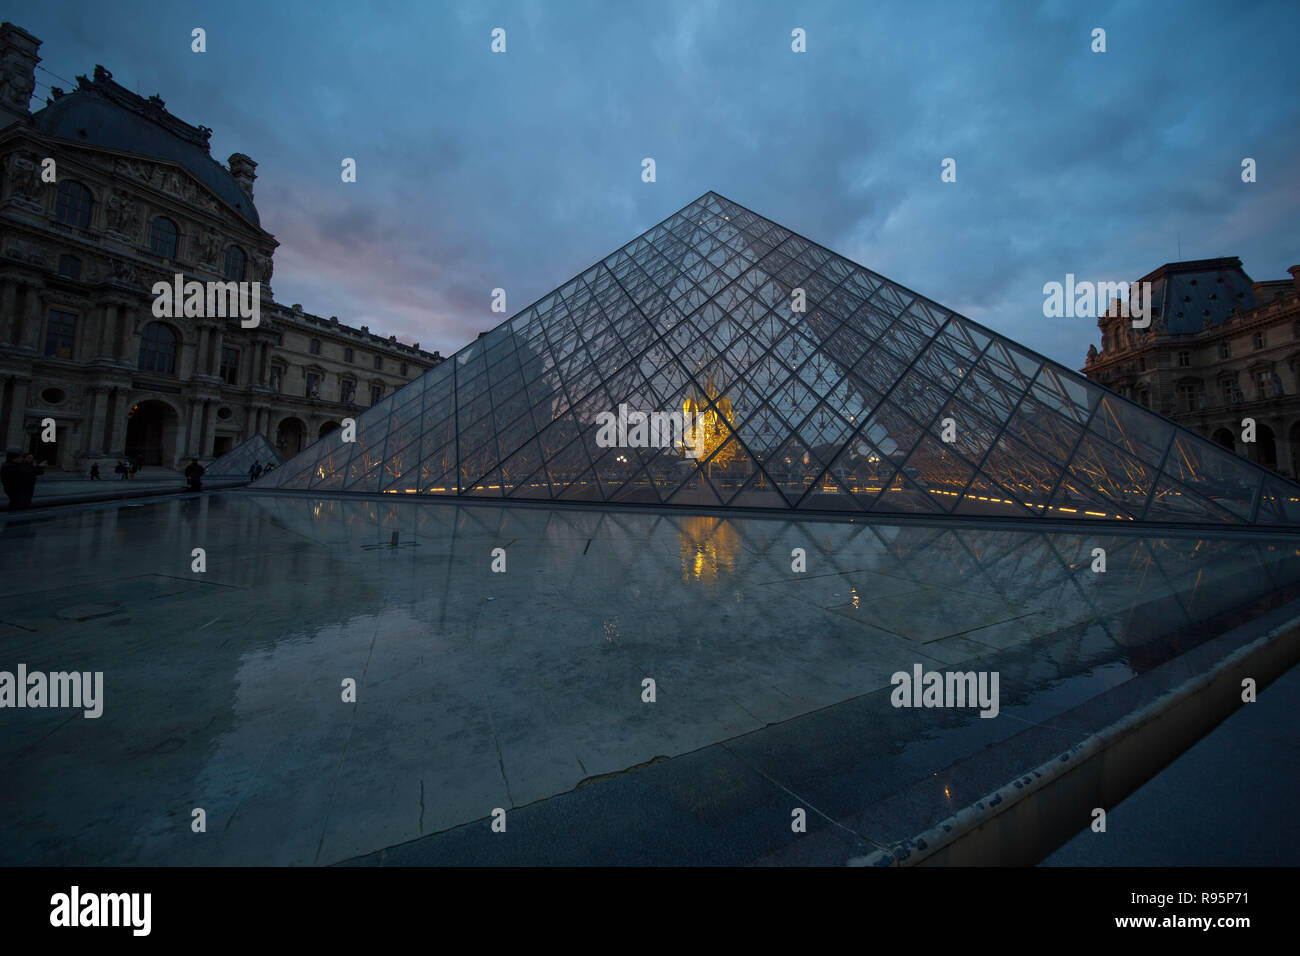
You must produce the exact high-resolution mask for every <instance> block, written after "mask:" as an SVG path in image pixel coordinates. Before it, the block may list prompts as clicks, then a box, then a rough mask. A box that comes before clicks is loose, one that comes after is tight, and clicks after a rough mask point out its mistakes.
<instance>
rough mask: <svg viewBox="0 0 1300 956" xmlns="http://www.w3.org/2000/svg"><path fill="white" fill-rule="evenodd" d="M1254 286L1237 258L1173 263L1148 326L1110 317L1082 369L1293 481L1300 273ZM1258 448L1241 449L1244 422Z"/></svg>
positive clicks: (1161, 274) (1299, 411)
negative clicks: (1099, 344) (1251, 426)
mask: <svg viewBox="0 0 1300 956" xmlns="http://www.w3.org/2000/svg"><path fill="white" fill-rule="evenodd" d="M1288 271H1289V272H1290V273H1291V276H1292V278H1291V279H1290V280H1280V281H1267V282H1254V281H1252V280H1251V278H1250V277H1249V276H1248V275H1246V273H1245V272H1244V271H1243V270H1242V264H1241V260H1240V259H1238V258H1235V257H1229V258H1223V259H1200V260H1196V261H1192V262H1172V263H1169V264H1167V265H1164V266H1161V267H1160V268H1159V269H1157V270H1156V271H1155V272H1152V273H1149V274H1148V275H1146V276H1144V277H1143V278H1142V279H1141V280H1139V281H1143V282H1150V283H1151V284H1152V293H1153V302H1152V311H1153V314H1152V316H1151V326H1150V328H1148V329H1136V328H1134V327H1133V320H1132V319H1131V318H1121V317H1120V316H1119V315H1118V314H1116V310H1114V309H1112V310H1111V311H1110V312H1109V313H1108V314H1106V315H1103V316H1102V317H1101V318H1100V319H1098V320H1097V325H1098V327H1099V328H1100V329H1101V339H1102V347H1101V350H1100V351H1098V350H1097V348H1096V347H1095V346H1092V347H1089V349H1088V358H1087V364H1086V365H1085V366H1084V368H1083V369H1082V371H1083V373H1084V374H1085V375H1087V376H1088V377H1089V378H1090V379H1092V380H1094V381H1096V382H1098V383H1100V384H1102V385H1106V386H1109V387H1110V388H1113V389H1115V390H1116V391H1118V392H1119V393H1120V394H1121V395H1124V396H1125V397H1126V398H1131V399H1133V400H1134V401H1136V402H1139V403H1140V404H1142V405H1146V406H1147V407H1148V408H1152V409H1154V410H1156V411H1158V412H1160V413H1161V414H1163V415H1168V416H1169V417H1170V418H1172V419H1173V420H1174V421H1176V422H1178V423H1180V424H1182V425H1186V426H1188V427H1190V428H1194V429H1196V430H1197V431H1199V432H1200V433H1201V434H1202V435H1205V436H1207V437H1210V438H1213V439H1214V440H1215V441H1217V442H1219V443H1220V444H1222V445H1225V446H1226V447H1228V448H1231V449H1233V450H1234V451H1236V452H1238V453H1239V454H1242V455H1244V456H1246V457H1247V458H1249V459H1251V460H1252V461H1256V462H1259V463H1260V464H1263V465H1266V466H1268V467H1270V468H1274V469H1276V470H1277V471H1279V472H1281V473H1282V474H1285V475H1288V476H1290V477H1293V478H1294V477H1297V476H1300V266H1292V267H1291V268H1290V269H1289V270H1288ZM1247 418H1250V419H1253V420H1254V421H1255V429H1256V440H1255V441H1254V442H1253V443H1246V442H1243V441H1242V434H1243V426H1242V421H1243V419H1247Z"/></svg>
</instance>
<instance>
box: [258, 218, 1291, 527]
mask: <svg viewBox="0 0 1300 956" xmlns="http://www.w3.org/2000/svg"><path fill="white" fill-rule="evenodd" d="M800 289H801V290H803V295H804V296H805V297H806V307H805V310H804V311H803V312H797V311H794V309H793V308H792V305H793V303H794V301H795V298H796V296H795V290H800ZM623 404H625V405H626V406H627V407H628V408H629V409H632V410H634V411H639V412H643V413H656V412H657V413H660V414H661V415H668V414H671V413H674V412H676V413H679V414H681V413H683V412H687V411H689V412H694V413H695V420H696V421H697V422H703V423H704V426H706V429H707V430H708V431H709V433H710V434H709V436H708V439H707V440H706V441H705V442H704V444H703V447H704V448H705V452H704V453H703V454H701V455H700V456H699V457H698V458H696V457H691V456H690V455H689V454H687V453H685V452H684V450H683V448H682V447H681V445H680V444H677V445H674V444H667V445H665V446H663V447H655V446H653V445H652V446H651V447H632V445H634V444H638V443H632V442H622V443H620V444H619V445H618V446H617V447H604V445H605V444H606V443H605V442H601V441H598V440H597V434H598V431H599V427H598V421H597V419H598V416H599V415H600V413H602V412H611V411H615V410H617V409H618V408H619V406H620V405H623ZM946 419H952V422H951V425H950V427H949V428H948V429H947V436H946V437H950V438H953V439H954V440H952V441H950V442H945V441H944V440H943V439H944V437H945V420H946ZM341 432H342V430H338V431H335V432H332V433H331V434H330V435H328V436H326V437H325V438H323V439H321V440H320V441H319V442H317V443H316V444H315V445H313V446H311V447H310V448H308V449H306V450H305V451H303V452H302V453H301V454H300V455H298V456H297V457H295V458H294V459H292V460H291V461H290V462H288V463H287V464H286V465H284V466H283V467H281V468H280V469H278V470H277V471H275V472H273V473H272V474H271V475H270V476H268V477H267V478H265V479H263V480H262V481H261V482H259V484H258V487H261V488H267V487H275V488H284V489H299V490H310V491H321V492H364V493H391V494H421V495H443V496H448V495H450V496H462V497H466V496H468V497H488V498H497V499H503V498H508V499H536V500H547V501H554V500H575V501H596V502H625V503H629V504H648V505H667V506H689V507H697V508H698V507H701V506H705V507H711V508H718V507H735V508H749V509H779V510H782V511H789V510H791V509H797V510H798V511H801V512H810V513H811V512H836V513H854V514H860V513H864V512H870V513H872V514H924V515H992V516H998V517H1016V518H1027V519H1029V518H1039V517H1042V516H1050V517H1055V518H1071V519H1089V518H1091V519H1097V520H1104V521H1111V522H1113V521H1116V520H1119V521H1151V522H1195V523H1198V524H1219V523H1222V524H1248V523H1254V524H1264V525H1286V524H1294V523H1297V522H1300V486H1296V485H1293V484H1292V483H1290V482H1288V481H1285V480H1283V479H1281V478H1279V477H1277V476H1276V475H1274V474H1273V473H1271V472H1268V471H1266V470H1264V469H1262V468H1260V467H1258V466H1256V465H1254V464H1252V463H1250V462H1248V461H1245V460H1244V459H1241V458H1239V457H1237V456H1236V455H1234V454H1232V453H1230V452H1228V451H1226V450H1225V449H1223V448H1221V447H1220V446H1218V445H1216V444H1214V443H1212V442H1210V441H1208V440H1206V439H1204V438H1202V437H1201V436H1199V435H1197V434H1195V433H1194V432H1192V431H1190V430H1187V429H1184V428H1182V427H1180V426H1178V425H1175V424H1174V423H1173V422H1171V421H1169V420H1167V419H1165V418H1163V417H1161V416H1159V415H1157V414H1155V413H1153V412H1150V411H1148V410H1147V409H1145V408H1142V407H1141V406H1138V405H1135V404H1133V403H1131V402H1129V401H1126V400H1124V399H1122V398H1120V397H1119V396H1117V395H1116V394H1115V393H1113V392H1111V391H1109V390H1106V389H1103V388H1101V387H1099V386H1097V385H1094V384H1092V383H1090V382H1088V381H1087V379H1085V378H1084V377H1083V376H1081V375H1079V374H1078V373H1076V372H1073V371H1071V370H1069V369H1067V368H1065V367H1064V366H1061V365H1057V364H1056V363H1054V362H1051V361H1048V360H1047V359H1044V358H1042V357H1040V356H1036V355H1034V354H1033V353H1031V352H1029V351H1028V350H1026V349H1024V348H1022V347H1020V346H1018V345H1016V344H1015V343H1014V342H1012V341H1010V340H1009V339H1007V338H1005V337H1003V336H1000V335H998V334H996V333H994V332H992V331H990V330H988V329H986V328H983V327H982V326H980V325H978V324H976V323H974V322H971V321H970V320H969V319H966V318H963V317H962V316H959V315H956V314H955V313H953V312H951V311H949V310H947V309H945V308H943V307H942V306H939V305H937V304H936V303H934V302H931V301H929V300H927V299H924V298H921V297H920V296H918V295H916V294H915V293H912V292H910V291H908V290H907V289H905V288H903V287H901V286H899V285H896V284H895V283H893V282H890V281H889V280H888V279H885V278H883V277H882V276H879V275H876V274H875V273H873V272H871V271H869V270H867V269H864V268H862V267H861V266H858V265H856V264H854V263H853V262H850V261H849V260H847V259H844V258H843V257H841V256H837V255H835V254H834V253H832V252H830V251H828V250H826V249H824V248H822V247H820V246H818V245H816V244H814V243H812V242H810V241H808V240H806V239H804V238H802V237H801V236H798V235H796V234H794V233H792V232H791V231H789V230H788V229H785V228H783V227H781V226H778V225H776V224H775V223H772V222H770V221H768V220H766V219H764V218H762V217H761V216H758V215H756V214H755V213H753V212H750V211H749V210H747V209H745V208H744V207H742V206H739V205H737V204H736V203H733V202H731V201H730V200H727V199H725V198H723V197H721V196H719V195H717V194H716V193H706V194H705V195H704V196H702V197H701V198H700V199H698V200H696V201H695V202H693V203H691V204H690V205H689V206H687V207H686V208H684V209H682V210H681V211H680V212H678V213H676V214H675V215H673V216H671V217H669V218H668V219H667V220H665V221H664V222H662V223H660V224H659V225H657V226H655V227H654V228H652V229H650V230H649V231H648V232H646V233H644V234H643V235H641V236H639V237H637V238H636V239H634V240H633V241H632V242H630V243H628V244H627V245H626V246H624V247H623V248H622V249H619V250H618V251H617V252H615V253H613V254H612V255H611V256H609V257H608V258H606V259H604V260H603V261H601V262H599V263H597V264H596V265H594V266H592V267H591V268H590V269H588V270H587V271H586V272H584V273H582V274H581V275H580V276H578V277H577V278H575V279H573V280H572V281H570V282H568V283H567V284H565V285H564V286H563V287H561V288H560V289H557V290H556V291H555V292H553V293H551V294H550V295H548V296H546V297H545V298H543V299H542V300H540V301H539V302H537V303H535V304H533V305H532V306H530V307H528V308H527V309H525V310H524V311H523V312H521V313H519V314H518V315H516V316H515V317H514V318H512V319H510V320H508V321H506V322H504V323H502V324H501V325H499V326H497V327H496V328H495V329H493V330H492V331H491V332H489V333H487V334H485V335H483V336H481V337H480V338H479V339H478V340H477V341H475V342H474V343H472V344H471V345H469V346H466V347H465V348H464V349H462V350H461V351H460V352H458V353H457V354H456V355H454V356H452V357H451V358H449V359H447V360H446V361H445V362H443V363H442V364H441V365H438V366H436V367H435V368H433V369H431V370H429V371H428V372H426V373H425V374H424V375H423V376H421V377H420V378H419V379H417V380H415V381H413V382H411V383H410V384H409V385H407V386H406V387H404V388H402V389H400V390H399V391H397V392H395V393H394V394H392V395H391V396H389V397H388V398H386V399H384V400H383V401H382V402H380V403H379V404H377V405H375V406H374V407H372V408H370V409H369V410H368V411H366V412H365V413H364V414H362V415H361V416H360V417H359V418H358V420H357V432H356V441H355V442H352V443H344V442H343V441H342V433H341ZM639 444H645V443H644V442H641V443H639Z"/></svg>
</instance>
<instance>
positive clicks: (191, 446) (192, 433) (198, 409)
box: [184, 398, 203, 458]
mask: <svg viewBox="0 0 1300 956" xmlns="http://www.w3.org/2000/svg"><path fill="white" fill-rule="evenodd" d="M202 411H203V403H202V402H201V401H199V399H197V398H192V399H190V411H189V415H188V416H187V417H188V418H189V423H188V424H187V426H186V428H185V456H184V457H186V458H196V457H198V454H199V448H200V446H201V443H202V436H201V435H200V434H199V429H200V428H201V427H202V418H201V413H202Z"/></svg>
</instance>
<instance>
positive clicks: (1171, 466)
mask: <svg viewBox="0 0 1300 956" xmlns="http://www.w3.org/2000/svg"><path fill="white" fill-rule="evenodd" d="M1164 473H1165V474H1166V475H1169V476H1170V477H1172V478H1174V479H1175V480H1177V481H1178V482H1180V483H1182V484H1184V485H1186V486H1187V487H1189V488H1191V489H1192V490H1193V491H1196V492H1199V493H1200V494H1201V495H1203V496H1204V497H1206V498H1208V499H1210V501H1213V502H1214V503H1215V504H1217V505H1218V506H1219V507H1221V508H1226V509H1227V510H1228V511H1230V512H1232V513H1233V514H1234V515H1236V516H1237V517H1238V518H1239V519H1240V520H1242V521H1249V520H1250V515H1251V509H1252V508H1253V507H1254V504H1255V494H1256V491H1257V490H1258V488H1259V480H1260V473H1259V470H1258V469H1257V468H1255V467H1254V466H1252V465H1251V464H1250V463H1249V462H1246V461H1242V460H1241V459H1240V458H1238V457H1237V456H1236V455H1234V454H1233V453H1232V452H1230V451H1228V450H1227V449H1225V448H1221V447H1219V446H1217V445H1214V444H1213V443H1211V442H1209V441H1206V440H1204V439H1202V438H1200V437H1199V436H1194V435H1189V434H1181V435H1178V436H1176V437H1175V438H1174V442H1173V445H1172V446H1171V447H1170V449H1169V457H1168V458H1167V459H1165V468H1164Z"/></svg>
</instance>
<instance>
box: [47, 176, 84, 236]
mask: <svg viewBox="0 0 1300 956" xmlns="http://www.w3.org/2000/svg"><path fill="white" fill-rule="evenodd" d="M92 204H93V199H92V198H91V195H90V190H89V189H87V188H86V187H85V186H83V185H81V183H79V182H77V181H76V180H75V179H65V180H64V181H63V182H61V183H59V192H58V196H57V197H56V198H55V200H54V218H55V219H57V220H58V221H59V222H62V223H65V224H67V225H69V226H76V227H77V228H78V229H86V228H89V226H90V207H91V205H92Z"/></svg>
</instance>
